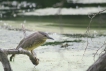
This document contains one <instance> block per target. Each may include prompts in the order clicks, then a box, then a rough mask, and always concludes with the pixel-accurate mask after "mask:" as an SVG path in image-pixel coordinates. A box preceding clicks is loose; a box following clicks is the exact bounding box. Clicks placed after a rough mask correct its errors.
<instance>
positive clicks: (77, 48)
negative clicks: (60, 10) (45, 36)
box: [0, 28, 106, 71]
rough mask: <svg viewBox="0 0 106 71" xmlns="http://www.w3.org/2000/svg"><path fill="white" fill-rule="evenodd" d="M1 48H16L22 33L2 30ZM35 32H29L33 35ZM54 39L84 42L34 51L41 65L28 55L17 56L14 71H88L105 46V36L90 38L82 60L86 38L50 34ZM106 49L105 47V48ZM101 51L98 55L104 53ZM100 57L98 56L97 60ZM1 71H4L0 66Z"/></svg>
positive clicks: (44, 47) (42, 47)
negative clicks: (33, 62) (33, 61)
mask: <svg viewBox="0 0 106 71" xmlns="http://www.w3.org/2000/svg"><path fill="white" fill-rule="evenodd" d="M0 33H1V34H0V37H1V38H0V48H3V49H9V48H15V47H16V46H17V45H18V43H19V41H20V40H21V39H22V38H23V33H22V32H21V31H9V30H5V29H1V28H0ZM31 33H33V32H27V34H28V35H29V34H31ZM50 36H51V37H53V38H54V40H53V41H51V40H47V42H54V41H60V40H61V41H63V40H66V39H67V40H78V39H80V40H82V41H83V42H78V43H77V42H71V43H68V44H69V46H68V47H66V48H61V44H58V45H48V46H40V47H38V48H36V49H35V50H34V51H35V52H36V54H37V57H38V58H39V59H40V64H39V65H38V66H34V65H33V64H32V63H31V62H30V60H29V58H28V57H27V56H26V55H17V56H16V57H15V61H14V62H10V63H11V67H12V69H13V71H42V70H43V71H86V70H87V68H88V67H89V66H90V65H91V64H92V63H93V62H94V60H93V54H94V53H95V52H96V50H97V49H98V48H99V47H101V46H102V45H103V44H104V41H105V40H106V37H105V36H99V37H96V36H95V38H92V39H91V38H88V49H87V51H86V53H85V56H84V58H83V60H81V59H82V55H83V52H84V49H85V47H86V46H87V39H86V37H82V38H77V37H66V36H62V35H59V34H56V33H55V34H50ZM103 48H105V46H103ZM102 50H103V49H101V50H100V51H99V52H98V54H99V53H100V52H101V51H102ZM97 58H98V55H97V56H96V59H97ZM0 71H3V69H2V65H1V64H0Z"/></svg>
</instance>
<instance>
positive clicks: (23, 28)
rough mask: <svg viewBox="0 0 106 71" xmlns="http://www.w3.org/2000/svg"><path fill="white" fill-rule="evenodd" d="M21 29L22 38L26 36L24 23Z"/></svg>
mask: <svg viewBox="0 0 106 71" xmlns="http://www.w3.org/2000/svg"><path fill="white" fill-rule="evenodd" d="M22 30H23V34H24V38H26V30H25V26H24V24H22Z"/></svg>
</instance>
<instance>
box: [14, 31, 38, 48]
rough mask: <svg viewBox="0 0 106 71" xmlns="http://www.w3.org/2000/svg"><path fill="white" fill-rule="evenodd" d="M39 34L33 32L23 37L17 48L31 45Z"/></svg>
mask: <svg viewBox="0 0 106 71" xmlns="http://www.w3.org/2000/svg"><path fill="white" fill-rule="evenodd" d="M37 36H38V35H37V33H33V34H31V35H29V36H28V37H26V38H24V39H22V40H21V41H20V43H19V44H18V46H17V48H16V49H19V48H20V47H21V48H27V47H30V46H31V45H32V44H33V43H34V41H36V39H37V38H35V37H37Z"/></svg>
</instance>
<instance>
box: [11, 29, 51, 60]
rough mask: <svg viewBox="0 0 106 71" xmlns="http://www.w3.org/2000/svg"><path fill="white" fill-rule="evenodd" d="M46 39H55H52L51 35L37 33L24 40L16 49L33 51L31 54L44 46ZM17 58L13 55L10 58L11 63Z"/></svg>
mask: <svg viewBox="0 0 106 71" xmlns="http://www.w3.org/2000/svg"><path fill="white" fill-rule="evenodd" d="M46 39H53V38H51V37H49V35H48V34H47V33H44V32H40V31H39V32H35V33H33V34H31V35H29V36H28V37H26V38H24V39H22V40H21V41H20V43H19V45H18V46H17V47H16V49H19V48H23V49H25V50H29V51H31V53H33V52H32V51H33V50H34V49H35V48H36V47H38V46H40V45H42V44H43V43H44V42H45V41H46ZM14 56H15V54H12V56H11V57H10V61H12V58H13V57H14Z"/></svg>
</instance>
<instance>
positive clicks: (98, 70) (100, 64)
mask: <svg viewBox="0 0 106 71" xmlns="http://www.w3.org/2000/svg"><path fill="white" fill-rule="evenodd" d="M87 71H106V53H104V54H102V55H101V56H100V57H99V58H98V59H97V60H96V61H95V62H94V64H92V65H91V66H90V67H89V68H88V70H87Z"/></svg>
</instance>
